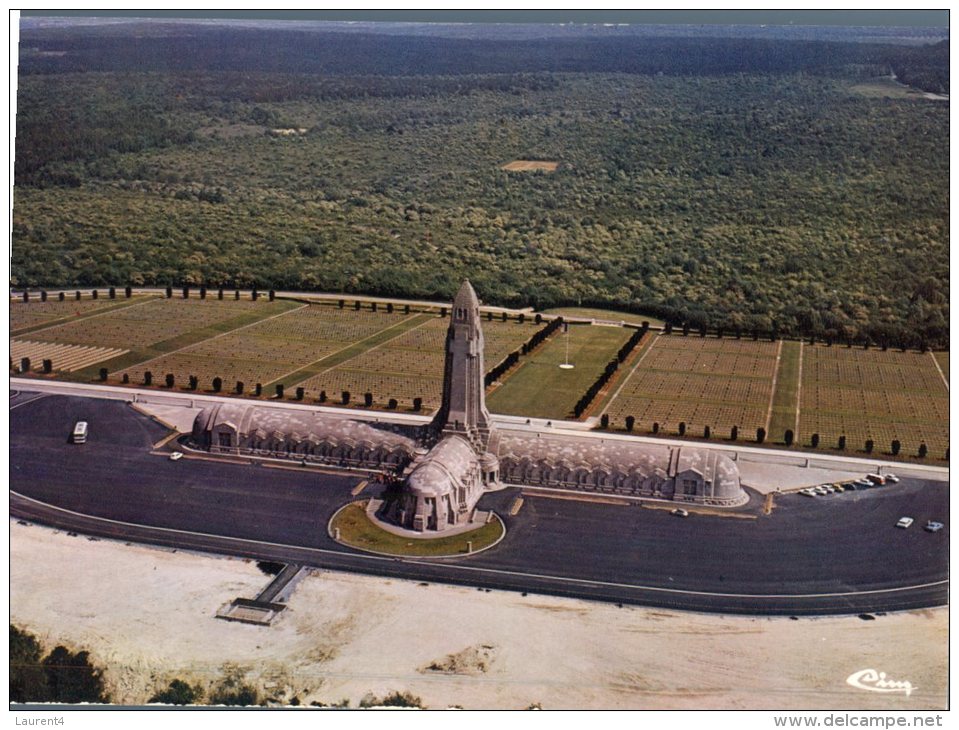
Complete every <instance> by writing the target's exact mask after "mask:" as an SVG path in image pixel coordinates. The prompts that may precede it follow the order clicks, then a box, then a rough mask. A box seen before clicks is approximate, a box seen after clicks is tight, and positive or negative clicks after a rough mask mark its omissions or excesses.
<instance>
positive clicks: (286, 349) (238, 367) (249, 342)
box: [120, 304, 406, 391]
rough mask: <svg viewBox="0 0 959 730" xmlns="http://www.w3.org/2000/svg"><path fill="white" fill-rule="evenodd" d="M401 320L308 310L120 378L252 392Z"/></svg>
mask: <svg viewBox="0 0 959 730" xmlns="http://www.w3.org/2000/svg"><path fill="white" fill-rule="evenodd" d="M405 318H406V316H405V315H401V314H386V313H385V312H371V311H369V310H360V311H354V310H346V309H343V310H340V309H337V308H335V307H331V306H328V305H322V304H311V305H308V306H303V307H300V308H298V309H294V310H292V311H290V312H286V313H284V314H282V315H279V316H277V317H270V318H268V319H265V320H263V321H260V322H257V323H256V324H253V325H249V326H246V327H241V328H240V329H237V330H234V331H232V332H228V333H226V334H224V335H220V336H218V337H213V338H211V339H208V340H204V341H203V342H199V343H197V344H195V345H192V346H190V347H186V348H184V349H182V350H179V351H177V352H173V353H170V354H168V355H163V356H161V357H158V358H154V359H152V360H148V361H147V362H143V363H140V364H138V365H135V366H133V367H130V368H127V369H126V370H125V371H123V372H122V373H120V375H121V376H122V375H123V374H126V375H128V376H129V378H130V380H131V382H134V383H142V382H143V379H144V373H145V372H147V371H149V372H151V373H152V375H153V380H154V382H155V383H160V382H162V379H163V378H165V376H166V374H167V373H172V374H173V375H174V378H175V381H176V383H177V384H178V385H180V386H184V385H186V384H187V383H188V379H189V376H191V375H193V376H196V377H197V378H198V380H199V387H200V389H203V390H207V389H210V388H212V383H213V379H214V378H220V379H221V380H222V386H223V388H224V389H225V390H228V391H229V390H233V389H234V388H235V387H236V383H237V381H241V382H242V383H243V384H244V387H245V388H246V389H248V390H252V388H253V386H254V385H255V384H256V383H269V382H272V381H274V380H278V379H279V378H281V377H282V376H283V375H285V374H286V373H289V372H292V371H295V370H298V369H299V368H302V367H305V366H306V365H309V364H310V363H313V362H316V361H317V360H321V359H323V358H324V357H326V356H328V355H330V354H331V353H333V352H336V351H337V350H340V349H342V348H344V347H348V346H349V345H351V344H353V343H356V342H359V341H361V340H364V339H366V338H367V337H370V336H372V335H374V334H376V333H377V332H380V331H381V330H384V329H387V328H389V327H392V326H394V325H396V324H398V323H399V322H401V321H402V320H403V319H405Z"/></svg>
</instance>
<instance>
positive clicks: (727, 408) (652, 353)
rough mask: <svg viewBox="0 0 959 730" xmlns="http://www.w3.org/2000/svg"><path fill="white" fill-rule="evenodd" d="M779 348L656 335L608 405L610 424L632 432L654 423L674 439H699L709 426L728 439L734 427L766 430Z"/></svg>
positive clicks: (758, 343)
mask: <svg viewBox="0 0 959 730" xmlns="http://www.w3.org/2000/svg"><path fill="white" fill-rule="evenodd" d="M778 350H779V345H778V343H775V342H757V341H753V340H735V339H719V338H716V337H706V338H701V337H683V336H677V335H671V336H665V335H662V336H659V337H657V339H656V340H655V342H654V343H653V345H652V346H651V347H650V349H649V350H648V351H647V353H646V355H645V357H644V358H643V359H642V361H641V363H640V364H639V365H638V367H637V369H636V370H635V371H634V372H633V373H632V375H631V376H630V377H629V379H628V380H627V381H626V383H625V385H624V386H623V387H622V390H620V392H619V393H618V394H617V396H616V397H615V398H614V399H613V400H612V402H610V403H609V405H608V406H607V408H606V413H607V414H608V415H609V417H610V425H611V426H612V427H614V428H622V427H623V426H624V423H625V420H626V417H627V416H632V417H633V418H634V419H635V426H634V429H635V430H637V431H641V432H649V431H651V430H652V428H653V424H654V423H656V424H658V425H659V428H660V430H661V431H663V432H664V433H670V434H674V433H676V432H677V429H678V426H679V424H680V423H681V422H682V423H685V424H686V429H687V434H690V435H695V436H702V434H703V428H704V427H705V426H709V427H710V430H711V431H712V432H713V434H715V435H717V436H719V435H722V436H723V437H726V436H728V435H729V431H730V429H731V428H732V427H733V426H737V427H738V428H739V429H740V430H744V434H743V435H744V436H745V435H746V432H749V431H752V432H754V431H755V429H757V428H759V427H765V426H766V419H767V414H768V411H769V403H770V399H771V397H772V384H773V377H774V376H775V373H776V356H777V353H778Z"/></svg>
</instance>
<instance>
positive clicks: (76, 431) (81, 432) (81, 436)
mask: <svg viewBox="0 0 959 730" xmlns="http://www.w3.org/2000/svg"><path fill="white" fill-rule="evenodd" d="M72 439H73V443H75V444H85V443H86V442H87V422H86V421H77V422H76V425H75V426H74V427H73V436H72Z"/></svg>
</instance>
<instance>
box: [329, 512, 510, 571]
mask: <svg viewBox="0 0 959 730" xmlns="http://www.w3.org/2000/svg"><path fill="white" fill-rule="evenodd" d="M366 505H367V502H366V501H362V502H353V503H352V504H349V505H347V506H346V507H344V508H343V509H342V510H340V511H339V512H338V513H337V514H336V516H335V517H334V518H333V523H332V524H331V525H330V528H331V529H332V530H333V531H334V532H335V531H336V529H337V528H339V530H340V540H341V541H342V542H345V543H346V544H347V545H350V546H352V547H355V548H359V549H360V550H370V551H373V552H378V553H387V554H389V555H417V556H423V557H444V556H450V555H467V554H468V553H467V545H466V543H467V542H472V543H473V552H476V551H477V550H482V549H483V548H485V547H489V546H490V545H492V544H493V543H494V542H496V541H497V540H499V539H500V537H501V536H502V535H503V531H504V527H503V523H502V522H501V521H500V520H499V519H496V518H494V519H492V520H490V521H489V522H488V523H487V524H485V525H483V526H482V527H478V528H476V529H475V530H472V531H470V532H464V533H461V534H459V535H454V536H452V537H434V538H415V537H410V538H408V537H402V536H400V535H394V534H393V533H392V532H387V531H386V530H384V529H383V528H381V527H379V526H377V525H376V524H374V523H373V522H372V521H371V520H370V518H369V517H367V516H366Z"/></svg>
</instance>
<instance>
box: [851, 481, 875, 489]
mask: <svg viewBox="0 0 959 730" xmlns="http://www.w3.org/2000/svg"><path fill="white" fill-rule="evenodd" d="M853 484H855V485H856V486H857V487H858V488H859V489H870V488H872V487H874V486H876V485H875V484H873V483H872V482H871V481H869V480H868V479H857V480H856V481H854V482H853Z"/></svg>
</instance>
